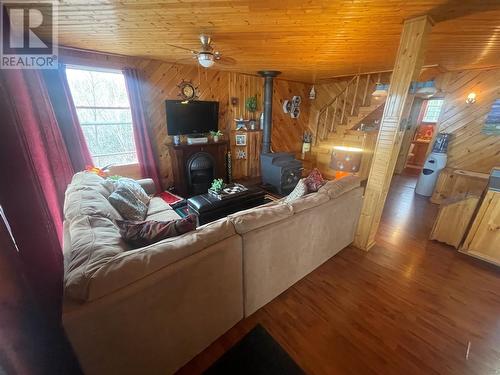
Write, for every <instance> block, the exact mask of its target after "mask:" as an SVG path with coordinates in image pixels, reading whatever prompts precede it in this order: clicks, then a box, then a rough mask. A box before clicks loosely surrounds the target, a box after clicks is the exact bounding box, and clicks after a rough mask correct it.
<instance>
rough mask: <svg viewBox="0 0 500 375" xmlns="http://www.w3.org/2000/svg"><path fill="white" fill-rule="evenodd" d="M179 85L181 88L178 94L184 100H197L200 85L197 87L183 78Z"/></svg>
mask: <svg viewBox="0 0 500 375" xmlns="http://www.w3.org/2000/svg"><path fill="white" fill-rule="evenodd" d="M177 87H178V88H179V90H180V93H179V95H178V96H180V98H181V99H182V100H195V99H197V98H198V95H199V94H198V87H195V86H194V84H193V83H192V82H191V81H184V80H182V81H181V83H179V84H178V85H177Z"/></svg>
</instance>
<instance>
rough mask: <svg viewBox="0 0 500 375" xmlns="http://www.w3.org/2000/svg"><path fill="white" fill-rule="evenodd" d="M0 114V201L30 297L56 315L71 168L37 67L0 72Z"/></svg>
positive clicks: (61, 277)
mask: <svg viewBox="0 0 500 375" xmlns="http://www.w3.org/2000/svg"><path fill="white" fill-rule="evenodd" d="M0 113H2V125H1V137H0V160H1V165H2V167H1V173H2V178H1V179H2V183H1V184H0V204H1V205H2V206H3V208H4V211H5V214H6V217H7V219H8V220H9V222H10V225H11V229H12V232H13V235H14V237H15V238H16V242H17V245H18V248H19V255H20V258H21V260H22V261H23V263H24V265H25V270H26V275H27V277H28V279H29V281H30V284H31V285H32V288H33V290H34V292H35V293H34V294H35V296H36V298H37V299H38V300H39V301H40V302H41V305H42V306H43V307H44V309H45V310H46V311H47V312H48V313H51V314H55V315H59V314H60V307H61V297H62V279H63V259H62V252H61V238H62V205H63V200H64V191H65V189H66V186H67V184H68V183H69V182H70V180H71V177H72V175H73V172H74V171H73V168H72V165H71V162H70V159H69V156H68V153H67V151H66V146H65V145H64V141H63V138H62V136H61V132H60V130H59V127H58V125H57V122H56V119H55V115H54V111H53V110H52V106H51V104H50V101H49V98H48V93H47V90H46V88H45V86H44V84H43V80H42V78H41V74H40V72H39V71H37V70H4V71H0Z"/></svg>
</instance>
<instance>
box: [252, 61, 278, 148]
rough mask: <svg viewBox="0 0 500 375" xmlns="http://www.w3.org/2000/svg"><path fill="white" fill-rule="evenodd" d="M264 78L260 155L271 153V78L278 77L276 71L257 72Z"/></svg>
mask: <svg viewBox="0 0 500 375" xmlns="http://www.w3.org/2000/svg"><path fill="white" fill-rule="evenodd" d="M258 74H259V75H260V76H262V77H264V121H263V127H264V128H263V132H262V153H270V152H271V131H272V127H273V78H274V77H276V76H278V75H280V74H281V72H278V71H276V70H264V71H260V72H258Z"/></svg>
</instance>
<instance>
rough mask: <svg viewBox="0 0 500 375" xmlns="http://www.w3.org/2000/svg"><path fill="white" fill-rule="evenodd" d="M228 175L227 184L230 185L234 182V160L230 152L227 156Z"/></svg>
mask: <svg viewBox="0 0 500 375" xmlns="http://www.w3.org/2000/svg"><path fill="white" fill-rule="evenodd" d="M226 174H227V182H228V183H229V184H230V183H231V182H233V158H232V155H231V151H230V150H229V151H228V152H227V154H226Z"/></svg>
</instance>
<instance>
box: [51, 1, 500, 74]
mask: <svg viewBox="0 0 500 375" xmlns="http://www.w3.org/2000/svg"><path fill="white" fill-rule="evenodd" d="M422 14H430V15H431V16H432V17H433V19H434V20H435V21H436V26H435V27H434V28H433V31H432V35H431V37H430V44H429V50H428V52H427V54H426V59H425V64H427V65H432V64H439V65H440V66H441V67H442V68H444V69H446V70H458V69H469V68H476V67H488V66H495V65H498V64H499V61H500V2H499V1H498V0H493V1H492V0H475V1H470V0H366V1H353V0H336V1H302V0H301V1H298V0H288V1H273V0H265V1H264V0H251V1H222V0H215V1H200V0H195V1H192V0H178V1H174V0H168V1H151V0H149V1H148V0H121V1H119V2H118V1H108V0H106V1H101V0H91V1H88V0H63V1H61V2H60V5H59V43H60V44H62V45H66V46H72V47H78V48H85V49H91V50H96V51H104V52H111V53H117V54H123V55H128V56H137V57H148V58H153V59H159V60H164V61H169V62H182V63H190V64H194V63H195V61H193V60H192V59H191V58H189V55H190V53H189V52H188V51H184V50H181V49H177V48H174V47H171V46H169V45H168V44H167V43H171V44H176V45H179V46H182V47H186V48H190V49H197V48H198V47H199V43H198V35H199V34H200V33H207V34H209V35H211V36H212V38H213V40H214V44H215V46H216V48H217V50H219V51H221V52H222V53H223V54H224V55H225V56H228V57H231V58H233V59H235V60H236V63H235V64H232V65H220V64H219V66H218V67H217V68H218V69H223V70H232V71H238V72H243V73H252V74H254V73H255V72H256V71H257V70H261V69H277V70H281V71H283V73H284V74H283V76H282V77H283V78H286V79H290V80H298V81H303V82H314V81H317V80H319V79H325V78H330V77H335V76H340V75H349V74H354V73H358V72H371V71H381V70H390V69H392V68H393V65H394V59H395V56H396V50H397V46H398V41H399V37H400V34H401V30H402V22H403V20H404V19H406V18H410V17H414V16H418V15H422Z"/></svg>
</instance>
